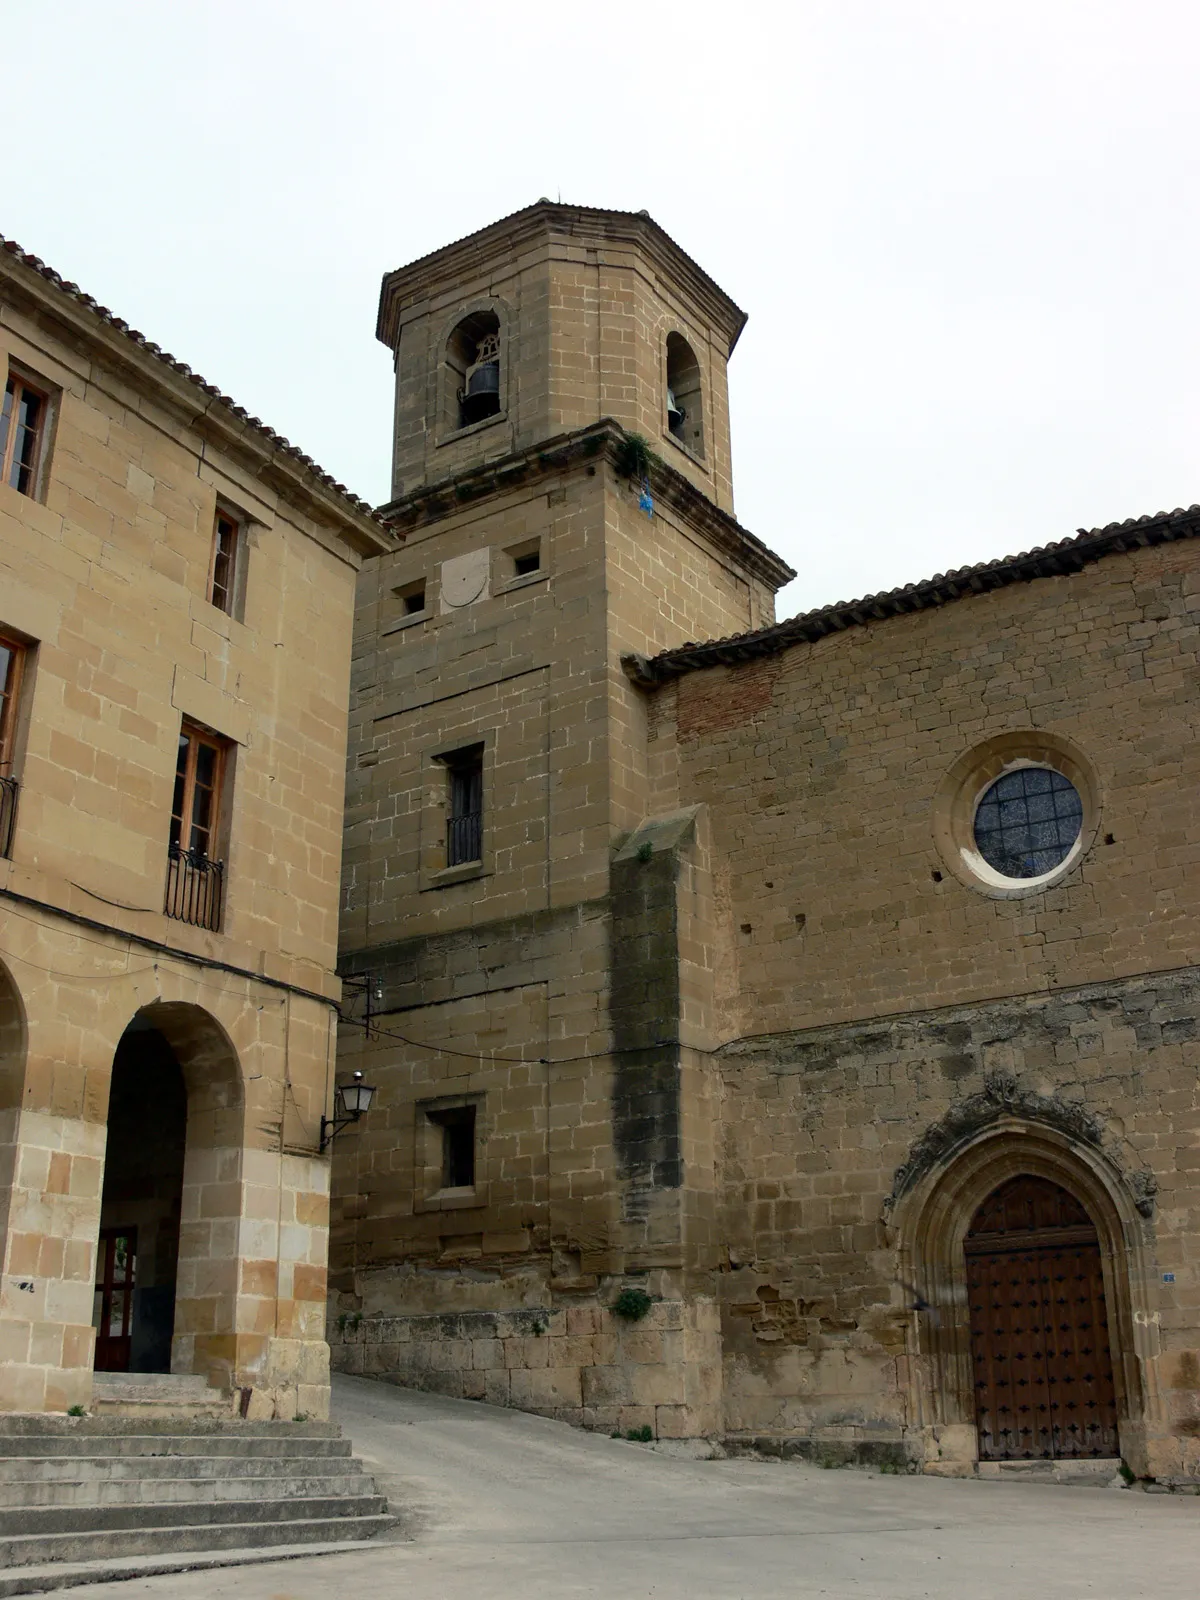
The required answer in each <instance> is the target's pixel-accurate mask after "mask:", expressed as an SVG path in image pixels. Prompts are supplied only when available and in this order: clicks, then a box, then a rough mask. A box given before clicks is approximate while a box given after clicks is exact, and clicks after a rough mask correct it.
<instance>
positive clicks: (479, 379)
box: [459, 361, 500, 428]
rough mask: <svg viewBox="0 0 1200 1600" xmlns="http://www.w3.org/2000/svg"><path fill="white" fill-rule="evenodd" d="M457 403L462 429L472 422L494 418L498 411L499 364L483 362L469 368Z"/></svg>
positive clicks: (496, 362)
mask: <svg viewBox="0 0 1200 1600" xmlns="http://www.w3.org/2000/svg"><path fill="white" fill-rule="evenodd" d="M459 401H460V403H461V405H462V424H463V427H464V428H466V427H469V426H470V424H471V423H472V422H481V421H482V420H483V418H484V417H494V416H495V414H496V412H497V411H499V409H500V363H499V362H498V361H484V362H481V363H480V364H479V365H478V366H476V367H471V368H470V369H469V370H468V372H467V383H466V387H465V388H464V389H463V390H462V392H461V393H460V395H459Z"/></svg>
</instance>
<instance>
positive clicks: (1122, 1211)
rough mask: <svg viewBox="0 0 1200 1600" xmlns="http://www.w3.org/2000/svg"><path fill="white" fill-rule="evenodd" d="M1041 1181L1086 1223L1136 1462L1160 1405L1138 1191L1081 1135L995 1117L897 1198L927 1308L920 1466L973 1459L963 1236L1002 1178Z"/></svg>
mask: <svg viewBox="0 0 1200 1600" xmlns="http://www.w3.org/2000/svg"><path fill="white" fill-rule="evenodd" d="M1024 1175H1028V1176H1031V1177H1037V1178H1045V1179H1047V1180H1048V1181H1049V1182H1051V1183H1054V1184H1058V1185H1060V1186H1061V1187H1063V1188H1065V1189H1067V1190H1068V1191H1069V1192H1070V1193H1071V1194H1073V1195H1075V1196H1077V1197H1078V1199H1079V1201H1080V1202H1081V1204H1082V1205H1083V1206H1084V1207H1085V1208H1086V1210H1087V1212H1088V1214H1089V1215H1090V1216H1091V1218H1092V1219H1093V1221H1094V1223H1095V1226H1096V1232H1097V1236H1098V1238H1099V1242H1100V1250H1101V1256H1102V1262H1103V1272H1104V1292H1105V1300H1106V1303H1107V1307H1108V1317H1109V1330H1108V1331H1109V1340H1110V1343H1111V1346H1112V1351H1113V1366H1114V1378H1115V1383H1116V1391H1117V1406H1118V1416H1119V1422H1118V1427H1119V1433H1120V1440H1121V1454H1122V1456H1123V1458H1124V1459H1125V1460H1126V1461H1127V1462H1128V1463H1129V1464H1130V1466H1131V1467H1132V1468H1133V1470H1134V1471H1135V1472H1143V1471H1145V1470H1146V1468H1145V1461H1146V1438H1147V1431H1148V1428H1149V1429H1152V1428H1153V1424H1154V1420H1155V1419H1156V1418H1157V1415H1158V1412H1159V1409H1160V1407H1159V1400H1158V1396H1157V1393H1156V1392H1154V1384H1153V1377H1152V1372H1153V1358H1154V1356H1155V1355H1156V1354H1157V1345H1156V1335H1157V1324H1156V1323H1155V1321H1154V1319H1153V1317H1152V1316H1151V1315H1150V1310H1149V1296H1148V1293H1147V1291H1148V1286H1149V1279H1148V1275H1147V1264H1146V1236H1145V1223H1144V1221H1143V1219H1142V1217H1141V1216H1140V1215H1139V1211H1138V1197H1137V1196H1136V1195H1135V1193H1134V1192H1133V1190H1132V1188H1131V1187H1130V1186H1128V1185H1127V1184H1126V1183H1125V1182H1124V1181H1123V1180H1122V1178H1121V1175H1120V1174H1119V1173H1118V1172H1117V1170H1116V1169H1115V1168H1114V1167H1113V1166H1112V1165H1111V1164H1110V1163H1109V1162H1108V1160H1107V1159H1106V1158H1105V1157H1104V1156H1103V1155H1102V1154H1101V1153H1100V1151H1099V1150H1098V1149H1096V1148H1095V1147H1094V1146H1093V1145H1092V1144H1090V1143H1084V1142H1083V1141H1079V1140H1076V1139H1072V1138H1071V1137H1070V1136H1069V1135H1068V1134H1066V1133H1064V1132H1063V1131H1062V1130H1061V1129H1058V1128H1052V1127H1048V1126H1046V1125H1044V1124H1039V1123H1032V1122H1029V1121H1026V1120H1024V1119H1021V1118H1017V1117H1013V1116H1003V1115H1002V1116H1000V1117H998V1118H997V1119H996V1120H995V1121H994V1122H992V1123H991V1125H990V1126H988V1127H987V1128H984V1129H982V1130H980V1131H978V1132H977V1133H976V1134H975V1135H974V1136H973V1137H970V1138H968V1139H966V1140H964V1141H963V1142H962V1143H961V1144H959V1145H958V1146H957V1148H955V1149H954V1150H953V1151H952V1152H948V1153H947V1155H946V1156H945V1158H944V1159H943V1160H941V1161H939V1162H937V1163H935V1164H934V1165H933V1166H932V1167H931V1169H930V1170H928V1171H927V1172H925V1173H924V1175H923V1176H921V1177H920V1178H919V1179H918V1180H917V1181H916V1182H915V1183H913V1184H912V1186H911V1187H909V1188H908V1189H907V1190H906V1191H905V1192H904V1193H903V1194H902V1195H901V1197H900V1198H899V1199H898V1200H897V1201H896V1202H895V1206H894V1209H893V1211H892V1215H891V1223H892V1226H893V1227H894V1228H895V1230H896V1237H897V1246H898V1258H899V1266H900V1276H901V1278H903V1279H904V1280H905V1281H906V1282H908V1283H911V1284H914V1285H916V1287H917V1289H918V1291H919V1293H920V1295H921V1298H922V1300H923V1301H924V1302H927V1305H928V1309H926V1310H923V1311H918V1312H915V1313H914V1314H913V1317H912V1323H911V1327H910V1330H909V1344H908V1367H909V1395H910V1416H911V1419H912V1423H913V1426H914V1430H915V1431H916V1432H917V1433H918V1434H919V1435H920V1436H921V1438H922V1441H923V1445H924V1454H925V1464H926V1469H927V1470H930V1471H935V1472H938V1471H940V1472H945V1473H962V1472H970V1471H972V1470H973V1469H974V1463H975V1462H976V1460H977V1458H978V1440H977V1435H976V1427H975V1403H974V1382H973V1371H972V1363H971V1350H970V1318H969V1306H968V1297H967V1276H966V1254H965V1249H964V1241H965V1238H966V1234H967V1230H968V1228H969V1227H970V1225H971V1220H972V1218H973V1217H974V1216H975V1214H976V1212H977V1210H978V1209H979V1207H980V1206H981V1205H982V1204H983V1202H984V1200H985V1199H986V1198H987V1197H988V1196H989V1195H990V1194H991V1193H992V1192H993V1191H994V1190H995V1189H997V1188H998V1187H999V1186H1000V1185H1001V1184H1002V1183H1003V1182H1004V1181H1005V1180H1006V1179H1009V1178H1015V1177H1018V1176H1024Z"/></svg>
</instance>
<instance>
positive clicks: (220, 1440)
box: [0, 1385, 395, 1597]
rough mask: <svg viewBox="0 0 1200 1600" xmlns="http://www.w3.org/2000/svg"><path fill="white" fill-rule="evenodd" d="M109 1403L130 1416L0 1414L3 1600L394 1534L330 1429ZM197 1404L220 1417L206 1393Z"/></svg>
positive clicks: (142, 1403)
mask: <svg viewBox="0 0 1200 1600" xmlns="http://www.w3.org/2000/svg"><path fill="white" fill-rule="evenodd" d="M99 1387H100V1386H99V1385H98V1386H97V1388H98V1390H99ZM209 1393H210V1394H211V1393H212V1391H209ZM175 1398H176V1400H178V1395H176V1396H175ZM109 1399H110V1400H111V1401H112V1402H113V1404H115V1405H118V1406H121V1405H129V1404H132V1405H133V1406H134V1407H135V1412H134V1414H133V1415H113V1414H111V1413H110V1414H107V1415H106V1414H104V1407H103V1403H102V1404H101V1406H100V1407H99V1409H100V1413H101V1414H100V1415H97V1416H92V1417H79V1418H74V1417H62V1416H36V1415H8V1416H0V1597H2V1596H7V1595H17V1594H33V1593H43V1592H45V1591H47V1590H51V1589H61V1588H69V1587H71V1586H73V1585H75V1584H80V1583H89V1582H99V1581H101V1580H114V1579H118V1578H130V1577H138V1576H143V1575H145V1574H147V1573H152V1572H170V1571H177V1570H180V1569H182V1568H185V1567H186V1568H188V1569H195V1568H196V1567H201V1566H226V1565H232V1564H236V1563H240V1562H243V1561H255V1560H257V1561H263V1560H278V1559H281V1558H284V1557H286V1556H290V1555H300V1554H303V1555H310V1554H316V1553H318V1552H321V1553H325V1552H326V1551H329V1550H339V1549H345V1548H347V1547H348V1546H350V1547H352V1545H353V1543H354V1542H356V1541H361V1540H364V1539H370V1538H373V1537H374V1536H375V1535H376V1534H379V1533H381V1532H383V1531H384V1530H386V1529H389V1528H394V1526H395V1519H394V1518H392V1517H389V1516H388V1515H387V1514H386V1513H387V1502H386V1501H385V1500H384V1499H383V1497H382V1496H381V1495H380V1494H379V1493H378V1490H377V1489H376V1485H375V1481H374V1479H373V1478H371V1477H369V1476H368V1475H367V1474H366V1473H365V1472H364V1471H363V1467H362V1463H361V1462H360V1461H358V1460H356V1459H355V1458H354V1457H353V1456H351V1454H350V1441H349V1440H348V1439H343V1438H342V1436H341V1429H340V1428H338V1427H336V1426H335V1425H334V1424H332V1423H325V1422H242V1421H240V1420H238V1419H236V1418H232V1417H230V1415H229V1403H228V1401H224V1400H222V1399H221V1398H220V1396H218V1397H217V1401H216V1406H217V1408H218V1409H219V1413H220V1414H219V1415H214V1414H208V1415H204V1414H196V1415H191V1416H183V1417H180V1415H179V1411H178V1406H177V1405H174V1406H172V1407H171V1410H172V1414H171V1416H170V1417H166V1416H163V1415H161V1414H160V1415H158V1416H155V1415H153V1408H154V1406H155V1405H156V1404H157V1406H158V1407H159V1409H160V1412H161V1409H162V1408H163V1407H164V1406H165V1405H167V1404H168V1402H166V1401H163V1400H157V1401H156V1399H155V1397H154V1396H153V1395H150V1394H149V1393H147V1392H143V1393H142V1394H141V1395H135V1396H134V1399H133V1401H132V1402H131V1401H129V1400H128V1399H126V1398H125V1397H120V1398H118V1397H116V1396H114V1395H111V1394H110V1395H109ZM196 1404H197V1407H198V1408H199V1407H200V1406H201V1404H207V1405H208V1406H209V1407H210V1408H211V1407H212V1406H213V1402H211V1401H208V1400H207V1398H206V1396H205V1395H203V1394H201V1393H200V1392H199V1390H198V1391H197V1395H196Z"/></svg>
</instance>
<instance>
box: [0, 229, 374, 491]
mask: <svg viewBox="0 0 1200 1600" xmlns="http://www.w3.org/2000/svg"><path fill="white" fill-rule="evenodd" d="M0 249H2V250H4V251H5V253H6V254H8V255H10V256H13V257H15V259H16V260H17V261H19V262H20V263H21V264H22V266H25V267H29V268H31V269H32V270H33V271H34V272H36V273H38V274H39V275H40V276H41V277H43V278H45V280H46V282H47V283H50V284H53V286H54V287H55V288H56V289H57V290H58V291H59V292H60V293H61V294H64V295H66V296H67V297H68V298H69V299H71V300H74V301H75V302H76V303H77V304H79V305H81V306H83V307H85V308H86V309H87V310H88V311H90V312H92V314H93V315H94V316H96V317H98V318H99V320H100V321H101V322H103V323H105V324H107V326H108V327H110V328H112V329H113V330H114V331H115V332H117V333H119V334H121V335H122V336H123V337H124V338H126V339H128V340H129V341H130V343H131V344H135V345H137V346H138V347H139V348H140V349H142V350H144V351H145V352H146V353H147V354H148V355H151V356H153V357H154V358H155V359H156V360H157V361H161V362H162V363H163V365H164V366H167V367H169V368H170V369H171V371H172V372H174V373H177V374H178V375H179V376H180V377H182V378H186V379H187V380H188V382H189V383H193V384H195V386H196V388H197V389H199V390H200V391H201V392H202V393H204V394H206V395H208V396H209V398H210V399H211V400H214V401H216V403H217V404H218V405H220V406H222V407H224V408H225V410H227V411H229V412H230V413H231V414H232V415H233V416H235V417H237V418H238V419H239V421H242V422H245V423H247V424H248V425H249V426H250V427H251V428H253V429H254V430H255V432H256V433H259V434H261V435H262V437H263V438H264V439H266V440H267V442H268V443H269V444H271V445H272V446H273V447H274V448H275V449H276V450H279V451H280V452H281V453H282V454H284V455H286V456H289V457H290V458H291V459H292V460H293V461H295V462H297V463H298V464H299V465H300V466H302V467H305V468H306V469H307V470H308V471H309V472H311V473H312V475H313V476H314V477H315V478H316V479H317V480H318V481H319V482H320V483H321V484H323V485H324V487H325V488H326V489H331V490H332V491H333V492H334V493H335V494H337V495H339V496H340V497H341V498H342V499H343V500H345V501H347V502H348V504H349V505H351V506H352V507H353V508H354V510H355V511H357V512H359V513H360V514H363V515H366V516H369V517H371V518H372V519H373V520H375V521H380V520H381V519H380V518H378V517H376V514H375V511H374V509H373V508H372V507H371V506H370V505H368V504H367V502H366V501H365V500H362V499H360V498H359V496H358V495H356V494H354V493H353V492H352V491H351V490H349V489H347V488H346V486H345V484H344V483H339V482H338V480H337V479H336V478H334V477H332V476H331V475H330V474H329V473H328V472H326V471H325V470H324V469H323V468H322V467H320V466H318V465H317V463H316V462H315V461H314V460H313V458H312V457H311V456H309V455H305V453H304V451H303V450H300V449H299V448H297V446H296V445H294V444H292V443H291V442H290V441H289V440H287V439H285V438H284V437H283V435H282V434H280V433H276V432H275V430H274V428H271V427H268V426H267V424H266V423H265V422H263V421H262V419H261V418H259V417H254V416H251V414H250V413H249V412H248V411H247V410H246V408H245V407H244V406H240V405H238V403H237V401H236V400H231V399H230V397H229V396H228V395H227V394H223V393H222V392H221V390H220V389H218V388H217V386H216V384H214V383H209V381H208V380H207V378H202V377H201V376H200V374H199V373H198V372H193V371H192V369H191V367H189V366H188V365H187V363H186V362H184V361H179V360H177V359H176V357H175V356H173V355H171V354H170V353H169V352H168V351H166V350H164V349H163V348H162V346H161V345H157V344H155V343H154V341H153V339H147V337H146V335H145V334H144V333H139V332H138V330H137V329H136V328H131V327H130V326H129V324H128V323H127V322H126V321H125V320H124V318H123V317H118V316H117V315H116V314H115V313H114V312H112V311H110V310H109V309H108V307H107V306H102V305H101V304H100V303H99V302H98V301H97V300H94V299H93V298H92V296H91V295H90V294H86V293H85V292H84V291H83V290H82V289H81V288H80V287H79V285H78V284H77V283H72V282H71V280H70V279H69V278H64V277H63V276H62V274H61V273H58V272H55V270H54V268H53V267H48V266H47V265H46V263H45V262H44V261H42V260H41V259H40V258H39V257H38V256H35V255H32V254H31V253H30V252H29V251H28V250H23V249H22V248H21V246H20V245H19V244H17V243H15V241H14V240H12V239H7V238H5V237H4V235H3V234H0Z"/></svg>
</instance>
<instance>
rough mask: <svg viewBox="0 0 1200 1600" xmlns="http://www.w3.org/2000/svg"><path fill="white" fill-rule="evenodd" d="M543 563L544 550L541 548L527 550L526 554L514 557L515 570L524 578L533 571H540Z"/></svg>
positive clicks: (519, 576) (518, 575)
mask: <svg viewBox="0 0 1200 1600" xmlns="http://www.w3.org/2000/svg"><path fill="white" fill-rule="evenodd" d="M541 565H542V552H541V551H540V550H527V551H526V552H525V554H524V555H520V556H514V557H513V571H514V573H515V574H516V576H517V577H518V578H524V577H526V576H528V574H529V573H531V572H538V571H540V569H541Z"/></svg>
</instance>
